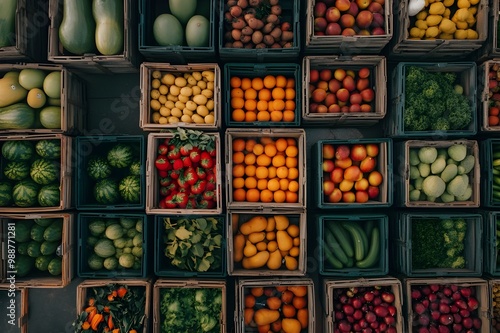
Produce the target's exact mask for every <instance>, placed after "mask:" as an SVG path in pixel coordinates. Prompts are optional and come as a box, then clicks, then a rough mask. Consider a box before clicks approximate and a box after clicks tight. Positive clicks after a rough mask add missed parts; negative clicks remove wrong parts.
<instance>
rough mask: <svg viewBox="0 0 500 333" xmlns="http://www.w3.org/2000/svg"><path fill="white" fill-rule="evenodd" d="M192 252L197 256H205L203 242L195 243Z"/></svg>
mask: <svg viewBox="0 0 500 333" xmlns="http://www.w3.org/2000/svg"><path fill="white" fill-rule="evenodd" d="M191 252H192V253H193V255H195V256H197V257H203V254H204V251H203V246H202V245H201V244H195V245H193V248H192V249H191Z"/></svg>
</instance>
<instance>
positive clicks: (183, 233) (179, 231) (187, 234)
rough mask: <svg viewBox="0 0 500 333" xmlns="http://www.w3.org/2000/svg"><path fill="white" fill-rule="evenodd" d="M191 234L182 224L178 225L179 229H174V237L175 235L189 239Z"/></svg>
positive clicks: (182, 238)
mask: <svg viewBox="0 0 500 333" xmlns="http://www.w3.org/2000/svg"><path fill="white" fill-rule="evenodd" d="M191 235H192V232H191V231H189V230H187V229H186V228H185V227H184V226H182V227H180V228H179V229H177V230H176V231H175V237H177V238H178V239H181V240H186V239H189V237H191Z"/></svg>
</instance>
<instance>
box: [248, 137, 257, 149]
mask: <svg viewBox="0 0 500 333" xmlns="http://www.w3.org/2000/svg"><path fill="white" fill-rule="evenodd" d="M256 143H257V141H255V140H254V139H248V140H247V141H246V143H245V150H246V151H248V152H251V151H252V150H253V146H254V145H255V144H256Z"/></svg>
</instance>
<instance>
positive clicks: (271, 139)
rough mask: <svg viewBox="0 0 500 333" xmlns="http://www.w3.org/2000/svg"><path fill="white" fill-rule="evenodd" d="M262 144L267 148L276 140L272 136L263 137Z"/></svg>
mask: <svg viewBox="0 0 500 333" xmlns="http://www.w3.org/2000/svg"><path fill="white" fill-rule="evenodd" d="M260 143H261V144H263V145H264V146H265V145H267V144H268V143H274V140H273V138H271V137H270V136H263V137H261V138H260Z"/></svg>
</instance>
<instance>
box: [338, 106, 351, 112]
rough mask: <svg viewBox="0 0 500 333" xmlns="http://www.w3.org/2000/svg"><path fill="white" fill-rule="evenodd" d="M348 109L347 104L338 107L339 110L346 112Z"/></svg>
mask: <svg viewBox="0 0 500 333" xmlns="http://www.w3.org/2000/svg"><path fill="white" fill-rule="evenodd" d="M349 110H350V106H349V105H343V106H341V107H340V112H343V113H347V112H349Z"/></svg>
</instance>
